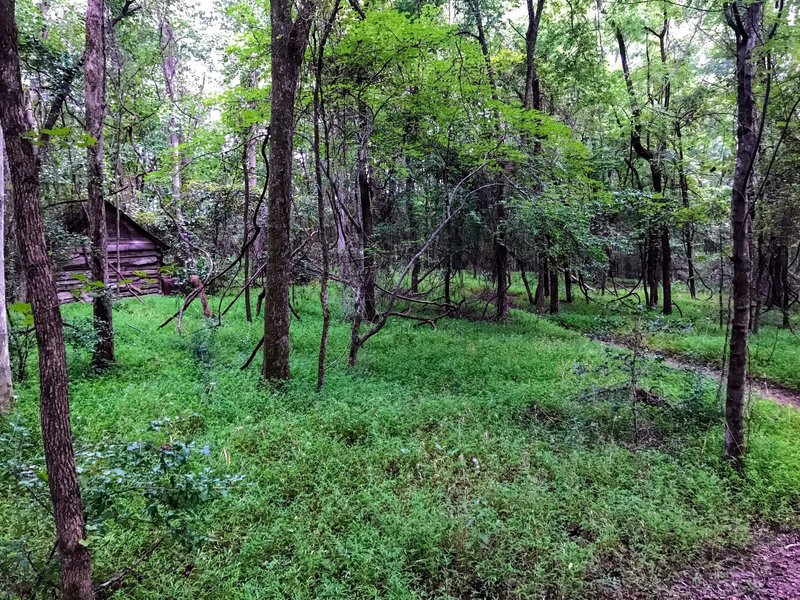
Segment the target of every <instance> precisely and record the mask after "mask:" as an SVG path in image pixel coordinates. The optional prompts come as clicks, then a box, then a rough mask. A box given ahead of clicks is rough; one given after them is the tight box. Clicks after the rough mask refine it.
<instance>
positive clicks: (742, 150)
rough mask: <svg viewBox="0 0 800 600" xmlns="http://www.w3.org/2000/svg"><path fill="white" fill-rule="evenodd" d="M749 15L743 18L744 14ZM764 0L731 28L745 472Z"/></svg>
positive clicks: (729, 404)
mask: <svg viewBox="0 0 800 600" xmlns="http://www.w3.org/2000/svg"><path fill="white" fill-rule="evenodd" d="M741 11H743V14H741V15H740V14H739V13H740V12H741ZM762 13H763V3H762V1H761V0H756V1H755V2H752V3H749V4H746V5H745V4H742V5H740V4H739V3H738V2H737V3H733V4H730V5H726V17H727V21H728V24H729V25H730V26H731V27H732V28H733V30H734V31H735V32H736V106H737V128H736V142H737V143H736V168H735V170H734V174H733V185H732V190H731V236H732V244H731V245H732V247H731V260H732V262H733V318H732V321H731V346H730V355H729V359H728V384H727V398H726V404H725V456H726V457H727V458H728V459H730V460H731V461H732V463H733V465H734V466H735V468H737V469H738V470H742V469H743V468H744V454H745V439H744V434H745V423H744V418H745V393H746V388H747V342H748V333H749V331H748V330H749V321H750V197H749V194H750V177H751V175H752V172H753V167H754V164H755V160H756V156H757V153H758V143H759V140H758V132H757V127H756V123H755V96H754V93H753V75H754V70H755V66H754V61H753V49H754V48H755V46H756V43H757V42H758V35H759V34H760V29H761V18H762Z"/></svg>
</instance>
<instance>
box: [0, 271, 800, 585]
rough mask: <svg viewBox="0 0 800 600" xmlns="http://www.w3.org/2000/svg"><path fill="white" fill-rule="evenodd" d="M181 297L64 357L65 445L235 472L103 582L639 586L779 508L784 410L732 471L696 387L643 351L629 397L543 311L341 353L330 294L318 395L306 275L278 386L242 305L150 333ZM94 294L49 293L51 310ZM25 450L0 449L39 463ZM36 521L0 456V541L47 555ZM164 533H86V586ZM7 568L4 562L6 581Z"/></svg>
mask: <svg viewBox="0 0 800 600" xmlns="http://www.w3.org/2000/svg"><path fill="white" fill-rule="evenodd" d="M178 306H179V299H177V298H158V297H152V298H146V299H145V300H144V303H143V304H140V303H138V302H135V301H126V302H121V303H119V304H118V306H117V309H116V310H115V313H114V318H115V328H116V332H117V338H116V339H117V350H118V362H117V365H116V366H115V367H114V368H113V369H112V370H111V371H109V372H107V373H106V374H104V375H102V376H93V375H91V374H90V373H89V368H88V367H89V356H88V354H87V352H86V351H85V350H81V349H77V348H76V349H72V350H70V355H69V359H70V374H71V388H70V389H71V398H72V407H73V419H74V429H75V437H76V440H77V445H78V449H79V450H87V449H92V448H98V447H101V446H104V445H108V444H127V443H130V442H132V441H135V440H143V441H149V442H152V443H153V444H154V445H156V446H159V445H171V444H174V443H175V442H177V441H187V442H188V441H192V442H194V443H195V444H196V445H197V446H198V447H208V449H209V451H208V453H207V454H203V455H201V456H198V457H196V458H194V459H193V461H195V462H194V463H193V464H194V465H195V466H194V467H193V468H195V469H197V471H198V472H203V471H204V470H207V471H208V472H210V473H213V474H214V476H215V477H238V476H241V477H242V480H241V481H240V482H239V483H237V484H236V485H235V486H234V487H232V488H231V490H230V491H229V493H227V494H226V495H221V496H219V497H214V498H213V499H210V500H209V501H208V502H206V503H204V504H202V506H201V507H200V508H198V509H197V511H196V512H197V513H198V514H196V515H194V517H196V518H195V519H194V520H193V525H194V526H196V527H198V528H200V529H201V530H202V534H203V540H204V541H202V542H201V543H199V544H196V545H192V546H191V547H187V546H186V545H183V544H181V543H179V542H178V541H175V540H173V539H172V538H171V537H168V538H166V539H165V541H163V542H162V543H160V544H158V545H157V547H156V549H155V550H154V551H153V553H152V555H150V556H149V557H148V558H147V559H146V560H145V561H144V562H143V563H142V564H141V565H140V566H138V567H137V568H136V572H135V575H133V576H131V577H129V578H128V579H127V580H126V581H125V582H124V584H123V585H122V586H121V587H120V588H119V589H117V590H116V591H114V592H113V593H112V597H113V598H119V599H122V598H137V599H145V598H146V599H153V600H155V599H162V598H174V599H183V598H185V599H190V598H191V599H195V598H220V599H222V598H224V599H231V598H248V599H251V598H252V599H255V598H294V599H302V598H309V599H311V598H504V597H508V598H601V597H603V596H605V595H608V596H611V595H613V594H619V593H620V590H626V589H637V590H642V589H644V590H647V589H651V590H652V589H655V586H657V585H659V583H660V582H662V581H664V580H668V579H669V576H670V574H671V573H674V572H675V571H676V570H678V569H680V568H681V567H682V566H684V565H686V564H687V563H688V562H690V561H693V560H697V559H700V558H702V557H703V556H707V555H709V554H713V553H714V552H715V551H717V550H719V549H720V548H724V547H729V546H738V545H741V544H744V543H746V541H747V540H748V535H749V531H750V527H751V526H752V525H753V524H755V523H759V524H768V525H771V526H776V527H791V526H794V525H795V523H796V516H797V506H798V499H800V448H799V447H798V445H797V443H796V440H797V435H798V432H800V416H798V414H797V413H796V412H794V411H792V410H790V409H787V408H785V407H780V406H777V405H774V404H772V403H768V402H763V403H762V402H758V403H757V404H756V405H755V407H754V414H753V419H752V421H751V424H750V432H749V436H750V437H749V443H750V455H749V462H748V471H747V476H746V478H745V480H740V479H739V478H737V477H736V476H735V475H733V474H732V473H730V472H729V470H728V468H727V467H726V466H725V465H724V464H723V461H722V460H721V458H720V454H721V439H722V428H721V426H720V413H719V406H718V403H717V398H716V387H715V385H714V384H713V382H710V381H705V380H703V379H702V378H700V377H699V376H698V375H697V374H695V373H692V372H681V373H679V372H675V371H672V370H670V369H667V368H666V367H665V366H664V365H662V364H660V363H658V362H657V361H650V362H649V363H647V364H644V365H641V364H639V365H638V366H637V372H639V373H641V374H642V375H643V379H642V380H641V381H640V382H639V385H640V386H641V387H642V388H645V389H647V390H650V391H651V393H652V394H653V395H656V396H658V397H659V398H663V399H665V400H666V404H665V405H664V406H649V405H643V404H639V405H637V406H636V407H635V409H634V408H632V406H631V402H630V399H629V398H628V396H627V395H626V393H625V391H624V390H625V389H627V388H626V387H625V385H626V381H628V377H629V374H628V372H627V370H629V368H630V360H631V359H630V355H628V354H623V353H613V352H609V351H608V350H606V349H605V348H603V347H602V346H601V345H600V344H597V343H595V342H592V341H590V340H588V339H586V338H585V337H583V336H582V335H581V334H580V333H578V332H575V331H570V330H568V329H565V328H564V327H562V326H560V325H559V324H557V323H555V322H553V321H551V320H549V319H546V318H539V317H536V316H535V315H532V314H530V313H528V312H525V311H521V310H515V311H512V315H511V318H510V321H509V322H508V323H507V324H503V325H498V324H495V323H490V322H468V321H461V320H440V321H439V322H438V324H437V327H436V329H435V330H434V329H432V328H430V327H427V326H425V327H417V326H415V325H416V324H415V323H414V322H411V321H405V320H397V321H393V322H391V323H390V325H389V326H388V327H387V328H386V329H385V330H383V331H382V332H380V333H379V334H378V335H376V336H375V337H374V338H373V339H372V340H370V342H369V343H368V344H367V346H366V347H365V348H364V349H363V350H362V352H361V354H360V356H359V363H358V365H357V366H356V368H355V369H353V370H348V369H347V367H346V352H347V342H348V339H349V326H348V324H347V323H346V322H344V321H343V320H342V319H341V314H340V312H341V311H339V310H338V308H339V306H338V303H337V302H336V301H334V309H335V310H334V313H335V314H334V320H333V327H332V331H331V340H330V348H329V367H328V378H327V383H326V386H325V389H324V390H323V391H322V393H320V394H317V393H316V392H315V391H314V387H315V386H314V383H315V382H314V378H315V374H316V358H317V351H318V343H319V330H320V323H321V317H320V310H319V306H318V299H317V290H316V289H315V288H313V287H308V288H301V289H298V290H297V297H296V299H295V306H296V308H297V310H298V313H299V315H300V317H301V320H300V321H297V320H293V322H292V350H293V354H292V373H293V379H292V381H291V382H289V383H288V384H286V385H285V386H284V387H283V388H281V389H278V390H275V389H270V388H267V387H265V386H263V385H262V384H260V383H259V373H258V370H259V366H260V358H259V359H257V360H256V361H255V362H254V364H253V365H252V366H251V367H250V368H249V369H248V370H246V371H241V370H240V367H241V365H242V364H243V363H244V362H245V360H246V359H247V357H248V356H249V354H250V352H251V350H252V349H253V347H255V345H256V343H257V342H258V340H259V339H260V337H261V333H262V330H263V325H262V323H261V321H260V319H256V320H255V322H253V323H252V324H248V323H247V322H246V321H245V319H244V310H243V307H242V305H241V304H240V305H237V306H236V307H235V308H234V310H233V311H231V313H229V314H228V315H227V316H226V317H225V319H224V321H223V324H222V326H221V327H213V325H214V324H213V323H212V322H209V321H207V320H206V319H204V318H203V317H202V315H201V314H200V312H199V307H196V306H193V307H192V308H191V309H190V310H189V311H188V313H187V315H186V318H185V322H184V333H183V335H182V336H178V335H177V333H176V331H175V328H174V326H173V325H170V326H169V327H166V328H164V329H158V328H157V325H158V324H159V323H160V322H161V321H163V320H164V319H165V318H166V317H167V316H168V315H169V314H171V313H172V312H174V311H175V310H177V308H178ZM89 311H90V307H88V306H85V305H71V306H68V307H66V308H65V313H66V316H67V318H68V319H78V318H85V317H86V316H87V315H88V314H89ZM568 314H578V313H577V311H576V312H575V313H565V315H568ZM590 316H591V317H592V318H593V315H590ZM31 372H32V373H35V369H34V368H32V370H31ZM18 393H19V395H20V399H19V403H18V407H17V409H16V411H15V413H14V415H12V421H13V423H14V424H15V426H17V427H27V428H29V429H30V430H31V431H32V432H33V433H32V435H34V436H37V435H38V434H37V433H36V431H38V426H37V424H36V419H37V402H36V389H35V387H34V386H33V385H32V384H27V385H23V386H20V387H18ZM634 417H635V419H634ZM5 427H6V428H7V427H9V425H8V424H6V426H5ZM1 439H4V438H0V440H1ZM5 439H8V436H7V437H6V438H5ZM170 447H171V446H170ZM34 448H38V445H37V444H34ZM36 451H37V452H38V450H36ZM25 452H27V453H28V454H30V453H31V452H33V450H30V449H28V450H24V449H22V450H19V451H17V450H15V449H14V448H8V447H7V448H4V449H2V450H0V456H2V457H6V458H7V457H8V456H11V457H12V458H14V457H16V458H15V460H22V461H25V460H28V461H33V460H35V458H36V457H34V456H28V455H24V456H18V455H19V454H20V453H22V454H25ZM41 515H42V513H41V510H40V509H39V508H37V506H36V505H35V503H34V502H33V501H32V500H31V499H30V496H29V493H28V490H26V489H25V488H24V487H21V486H20V485H19V484H18V482H17V481H16V480H15V479H14V478H13V477H12V476H11V475H10V474H9V471H8V469H5V470H4V469H3V467H2V466H0V540H1V542H0V543H3V544H5V546H4V547H5V548H6V549H8V548H10V547H11V546H10V542H11V541H12V540H19V539H20V538H24V540H25V542H26V544H27V547H28V548H30V549H31V551H32V552H36V553H39V554H44V555H46V554H47V551H48V550H49V548H50V545H51V543H52V526H51V523H50V521H49V519H47V518H42V516H41ZM159 535H161V534H160V533H157V532H154V530H153V529H152V528H150V527H144V526H135V525H131V524H129V523H126V524H123V523H116V524H115V523H113V522H110V523H109V524H108V526H107V527H106V529H105V530H104V531H103V532H101V533H98V534H90V535H89V538H88V544H89V547H90V549H91V550H92V552H93V558H94V566H95V571H96V574H97V579H98V581H101V580H104V579H106V578H108V577H109V576H110V575H111V574H112V573H114V572H116V571H118V570H120V569H123V568H125V567H126V566H127V565H128V564H130V563H132V562H133V561H134V560H135V559H136V557H137V556H139V555H140V554H141V553H142V552H143V551H144V550H145V549H146V548H148V546H149V545H150V544H152V543H153V541H154V539H157V537H158V536H159ZM16 558H17V559H19V561H22V559H21V558H20V557H16ZM12 564H14V561H13V560H11V559H10V558H8V556H7V555H6V557H5V558H4V559H0V568H3V569H10V568H11V567H9V565H12ZM13 578H14V574H13V573H11V572H8V571H7V572H4V573H2V579H0V581H2V582H3V584H4V585H5V586H6V589H7V590H8V589H9V585H11V583H10V582H11V580H13Z"/></svg>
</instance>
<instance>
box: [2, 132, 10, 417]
mask: <svg viewBox="0 0 800 600" xmlns="http://www.w3.org/2000/svg"><path fill="white" fill-rule="evenodd" d="M5 232H6V144H5V141H4V140H3V128H2V127H1V126H0V415H4V414H7V413H8V412H9V411H10V410H11V404H12V400H13V397H12V387H11V355H10V354H9V351H8V333H9V332H8V313H7V312H6V311H7V307H6V256H5V247H6V240H5Z"/></svg>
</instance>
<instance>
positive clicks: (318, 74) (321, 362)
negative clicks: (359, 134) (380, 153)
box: [312, 0, 340, 392]
mask: <svg viewBox="0 0 800 600" xmlns="http://www.w3.org/2000/svg"><path fill="white" fill-rule="evenodd" d="M339 6H340V1H339V0H335V2H334V5H333V9H332V11H331V16H330V18H329V19H328V20H327V21H326V22H325V28H324V29H323V31H322V35H321V36H320V41H319V44H318V46H317V56H316V61H315V63H314V93H313V106H312V110H313V115H312V116H313V119H314V181H315V183H316V186H317V190H316V191H317V220H318V221H319V225H318V230H319V245H320V252H321V254H322V275H321V277H320V281H319V303H320V306H321V307H322V332H321V334H320V339H319V356H318V357H317V391H318V392H319V391H320V390H322V386H324V385H325V357H326V354H327V352H328V332H329V330H330V323H331V310H330V306H329V303H328V280H329V278H330V257H329V255H328V234H327V230H326V229H325V191H324V189H323V188H322V157H321V141H320V121H321V120H322V119H323V118H324V105H323V98H322V67H323V66H324V63H325V43H326V42H327V40H328V36H329V35H330V32H331V28H332V27H333V20H334V19H335V18H336V14H337V13H338V12H339ZM326 135H327V130H326ZM326 147H327V146H326ZM325 159H326V160H328V156H327V154H326V156H325Z"/></svg>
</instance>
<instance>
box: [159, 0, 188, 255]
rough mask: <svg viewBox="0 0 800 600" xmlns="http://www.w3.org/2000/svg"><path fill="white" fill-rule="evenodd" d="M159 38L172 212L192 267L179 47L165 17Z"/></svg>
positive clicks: (160, 26)
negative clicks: (185, 208) (183, 172)
mask: <svg viewBox="0 0 800 600" xmlns="http://www.w3.org/2000/svg"><path fill="white" fill-rule="evenodd" d="M159 21H160V22H159V36H160V44H161V71H162V73H163V74H164V85H165V87H166V90H167V97H168V98H169V103H170V113H169V125H168V132H167V133H168V135H169V145H170V148H172V210H173V211H174V212H175V225H176V227H177V232H176V233H177V235H178V243H179V244H180V250H181V253H182V254H183V256H182V257H181V258H183V260H185V261H186V262H187V263H188V264H189V265H194V257H193V252H192V245H191V243H190V242H189V235H188V233H187V232H186V229H185V227H184V218H183V205H182V202H181V198H182V187H183V184H182V182H181V169H182V164H181V141H182V140H181V137H182V136H181V124H180V121H179V119H178V114H177V113H178V108H177V107H178V101H179V100H180V93H179V90H178V63H179V56H178V44H177V42H176V41H175V32H174V31H173V29H172V24H171V23H170V22H169V19H168V17H167V15H166V14H161V15H160V16H159Z"/></svg>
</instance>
